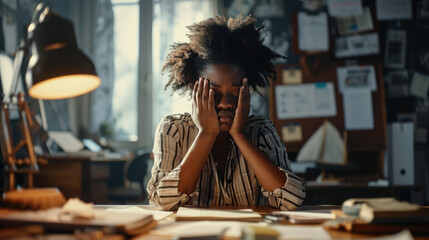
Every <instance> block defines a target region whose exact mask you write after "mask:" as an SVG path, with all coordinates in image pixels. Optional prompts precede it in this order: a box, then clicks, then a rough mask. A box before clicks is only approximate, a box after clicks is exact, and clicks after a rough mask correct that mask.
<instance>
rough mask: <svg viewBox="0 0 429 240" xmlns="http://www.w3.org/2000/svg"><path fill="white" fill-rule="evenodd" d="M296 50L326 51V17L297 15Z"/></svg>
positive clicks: (322, 14) (327, 39) (323, 14)
mask: <svg viewBox="0 0 429 240" xmlns="http://www.w3.org/2000/svg"><path fill="white" fill-rule="evenodd" d="M298 48H299V49H300V50H302V51H328V50H329V37H328V17H327V15H326V13H324V12H322V13H319V14H318V15H308V14H306V13H304V12H299V13H298Z"/></svg>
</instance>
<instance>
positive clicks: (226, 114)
mask: <svg viewBox="0 0 429 240" xmlns="http://www.w3.org/2000/svg"><path fill="white" fill-rule="evenodd" d="M202 77H203V78H205V79H208V80H209V81H210V88H211V89H213V93H214V102H215V107H216V112H217V115H218V119H219V127H220V130H221V131H225V132H227V131H229V130H230V128H231V126H232V121H233V120H234V116H235V109H236V108H237V104H238V96H239V92H240V87H241V85H242V79H243V78H244V74H243V72H242V71H241V69H240V68H239V67H238V66H236V65H233V64H209V65H207V66H206V68H205V69H204V71H203V72H202Z"/></svg>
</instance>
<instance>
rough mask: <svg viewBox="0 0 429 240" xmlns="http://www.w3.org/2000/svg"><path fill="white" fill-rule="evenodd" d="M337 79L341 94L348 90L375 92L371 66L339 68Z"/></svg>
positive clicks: (373, 71)
mask: <svg viewBox="0 0 429 240" xmlns="http://www.w3.org/2000/svg"><path fill="white" fill-rule="evenodd" d="M337 79H338V89H339V91H340V92H341V93H344V92H346V91H350V90H352V91H353V90H369V91H376V90H377V82H376V78H375V69H374V66H372V65H367V66H347V67H339V68H337Z"/></svg>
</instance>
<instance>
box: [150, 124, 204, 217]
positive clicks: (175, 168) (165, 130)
mask: <svg viewBox="0 0 429 240" xmlns="http://www.w3.org/2000/svg"><path fill="white" fill-rule="evenodd" d="M153 154H154V164H153V168H152V176H151V179H150V180H149V183H148V186H147V191H148V194H149V201H150V202H152V203H153V204H154V205H155V206H157V207H158V208H161V209H163V210H176V209H177V208H178V207H179V206H182V205H184V204H186V203H187V202H188V201H189V200H190V199H192V198H194V197H197V196H198V192H194V193H192V194H185V193H180V192H179V179H180V178H179V176H180V171H181V169H180V166H179V164H180V162H181V161H182V152H181V148H180V147H179V134H178V129H177V127H176V126H175V125H174V124H173V123H172V122H171V121H169V120H168V119H165V118H164V119H163V120H162V121H161V122H160V124H159V125H158V127H157V129H156V132H155V140H154V146H153Z"/></svg>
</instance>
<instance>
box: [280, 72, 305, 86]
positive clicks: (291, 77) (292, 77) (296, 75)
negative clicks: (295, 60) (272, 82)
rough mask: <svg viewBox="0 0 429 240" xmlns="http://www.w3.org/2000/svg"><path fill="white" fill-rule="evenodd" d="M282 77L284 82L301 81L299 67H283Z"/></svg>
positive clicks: (295, 82)
mask: <svg viewBox="0 0 429 240" xmlns="http://www.w3.org/2000/svg"><path fill="white" fill-rule="evenodd" d="M282 79H283V83H284V84H300V83H302V71H301V69H283V73H282Z"/></svg>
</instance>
